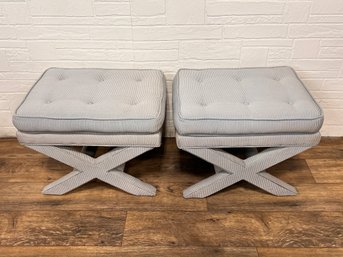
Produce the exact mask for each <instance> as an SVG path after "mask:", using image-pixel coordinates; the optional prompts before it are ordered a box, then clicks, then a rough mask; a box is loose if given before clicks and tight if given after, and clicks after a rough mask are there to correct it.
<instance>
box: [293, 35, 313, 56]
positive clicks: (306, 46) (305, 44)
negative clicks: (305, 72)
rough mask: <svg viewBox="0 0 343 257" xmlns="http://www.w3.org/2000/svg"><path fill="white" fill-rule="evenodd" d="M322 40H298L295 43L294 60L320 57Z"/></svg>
mask: <svg viewBox="0 0 343 257" xmlns="http://www.w3.org/2000/svg"><path fill="white" fill-rule="evenodd" d="M319 49H320V40H317V39H314V40H313V39H296V40H295V41H294V48H293V58H296V59H299V58H300V59H308V58H316V57H318V53H319Z"/></svg>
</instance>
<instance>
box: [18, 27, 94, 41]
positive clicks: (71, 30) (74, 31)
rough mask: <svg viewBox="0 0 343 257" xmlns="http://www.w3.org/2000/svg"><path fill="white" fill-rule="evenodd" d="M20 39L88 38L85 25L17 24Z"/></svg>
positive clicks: (87, 30)
mask: <svg viewBox="0 0 343 257" xmlns="http://www.w3.org/2000/svg"><path fill="white" fill-rule="evenodd" d="M17 33H18V38H20V39H88V38H89V29H88V28H87V27H84V26H72V27H71V26H34V27H33V26H17Z"/></svg>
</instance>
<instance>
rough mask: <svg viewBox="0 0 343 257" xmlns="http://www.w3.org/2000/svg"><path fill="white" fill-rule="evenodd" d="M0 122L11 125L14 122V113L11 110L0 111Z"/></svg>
mask: <svg viewBox="0 0 343 257" xmlns="http://www.w3.org/2000/svg"><path fill="white" fill-rule="evenodd" d="M0 124H1V126H3V127H11V126H13V124H12V114H11V112H10V111H0Z"/></svg>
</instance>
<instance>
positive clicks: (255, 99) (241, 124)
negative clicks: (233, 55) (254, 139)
mask: <svg viewBox="0 0 343 257" xmlns="http://www.w3.org/2000/svg"><path fill="white" fill-rule="evenodd" d="M173 109H174V123H175V126H176V129H177V132H178V134H180V135H233V134H237V135H241V134H271V133H272V134H277V133H315V132H318V131H319V129H320V128H321V126H322V123H323V113H322V110H321V108H320V107H319V106H318V104H317V103H316V102H315V101H314V99H313V98H312V96H311V95H310V94H309V92H308V91H307V89H306V88H305V86H304V85H303V84H302V82H301V81H300V79H299V78H298V77H297V75H296V73H295V72H294V71H293V69H291V68H290V67H273V68H245V69H206V70H191V69H182V70H179V71H178V73H177V75H176V77H175V79H174V83H173Z"/></svg>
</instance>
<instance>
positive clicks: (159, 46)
mask: <svg viewBox="0 0 343 257" xmlns="http://www.w3.org/2000/svg"><path fill="white" fill-rule="evenodd" d="M132 44H133V45H132V47H133V49H140V50H168V49H176V50H178V49H179V42H177V41H157V42H155V41H148V42H145V41H135V42H133V43H132ZM124 45H126V46H127V43H125V44H124Z"/></svg>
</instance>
